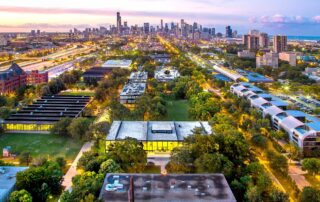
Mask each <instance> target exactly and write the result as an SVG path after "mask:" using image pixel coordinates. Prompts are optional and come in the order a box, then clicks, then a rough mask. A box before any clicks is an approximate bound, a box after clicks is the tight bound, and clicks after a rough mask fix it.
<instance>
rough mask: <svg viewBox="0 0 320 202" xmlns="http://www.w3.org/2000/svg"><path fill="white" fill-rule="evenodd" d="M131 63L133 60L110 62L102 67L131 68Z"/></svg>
mask: <svg viewBox="0 0 320 202" xmlns="http://www.w3.org/2000/svg"><path fill="white" fill-rule="evenodd" d="M131 63H132V60H108V61H106V62H105V63H104V64H103V65H102V67H114V68H116V67H121V68H129V66H130V65H131Z"/></svg>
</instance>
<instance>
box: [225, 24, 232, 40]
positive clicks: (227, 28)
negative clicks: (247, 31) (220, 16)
mask: <svg viewBox="0 0 320 202" xmlns="http://www.w3.org/2000/svg"><path fill="white" fill-rule="evenodd" d="M226 38H232V29H231V26H230V25H228V26H227V27H226Z"/></svg>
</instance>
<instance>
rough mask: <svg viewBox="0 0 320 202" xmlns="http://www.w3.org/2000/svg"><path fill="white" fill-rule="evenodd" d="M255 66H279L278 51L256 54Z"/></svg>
mask: <svg viewBox="0 0 320 202" xmlns="http://www.w3.org/2000/svg"><path fill="white" fill-rule="evenodd" d="M256 66H257V68H260V67H264V66H270V67H273V68H278V66H279V56H278V53H272V52H270V53H265V54H264V55H263V56H257V58H256Z"/></svg>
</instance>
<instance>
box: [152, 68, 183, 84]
mask: <svg viewBox="0 0 320 202" xmlns="http://www.w3.org/2000/svg"><path fill="white" fill-rule="evenodd" d="M178 77H180V73H179V71H178V70H176V69H175V68H173V67H160V68H159V69H158V70H156V71H155V73H154V78H155V79H157V80H158V81H160V82H168V81H173V80H174V79H176V78H178Z"/></svg>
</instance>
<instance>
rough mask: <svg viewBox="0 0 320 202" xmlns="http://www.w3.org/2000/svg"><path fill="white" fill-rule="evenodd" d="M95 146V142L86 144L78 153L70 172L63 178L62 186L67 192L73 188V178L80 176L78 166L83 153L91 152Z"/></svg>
mask: <svg viewBox="0 0 320 202" xmlns="http://www.w3.org/2000/svg"><path fill="white" fill-rule="evenodd" d="M92 146H93V142H86V143H84V145H83V146H82V148H81V150H80V152H79V153H78V155H77V157H76V158H75V159H74V161H73V162H72V164H71V166H70V168H69V170H68V172H67V173H66V174H65V175H64V177H63V182H62V186H64V187H65V190H68V189H70V188H71V186H72V178H73V177H74V176H76V175H77V174H78V172H77V164H78V161H79V159H80V158H81V156H82V154H83V152H87V151H90V150H91V147H92Z"/></svg>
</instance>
